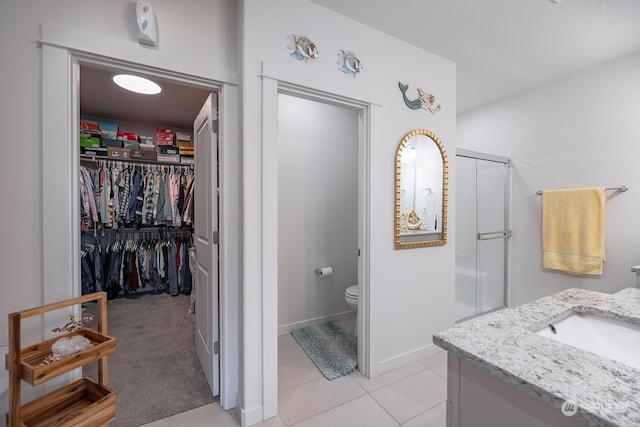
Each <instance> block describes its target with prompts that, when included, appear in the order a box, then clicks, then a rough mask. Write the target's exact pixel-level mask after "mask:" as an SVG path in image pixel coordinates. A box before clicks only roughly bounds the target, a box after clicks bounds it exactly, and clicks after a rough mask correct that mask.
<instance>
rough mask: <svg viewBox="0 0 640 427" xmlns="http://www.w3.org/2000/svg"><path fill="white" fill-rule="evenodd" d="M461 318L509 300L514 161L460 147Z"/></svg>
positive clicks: (458, 312)
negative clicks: (511, 183) (510, 225)
mask: <svg viewBox="0 0 640 427" xmlns="http://www.w3.org/2000/svg"><path fill="white" fill-rule="evenodd" d="M456 188H457V191H456V212H457V214H456V312H455V319H456V321H457V322H459V321H463V320H466V319H470V318H472V317H475V316H478V315H481V314H484V313H488V312H490V311H494V310H498V309H501V308H504V307H506V306H507V290H508V242H509V238H510V236H511V231H510V229H509V211H510V207H509V200H510V199H509V191H510V190H509V188H510V167H509V160H508V159H507V158H503V157H498V156H492V155H486V154H482V153H476V152H472V151H467V150H460V149H459V150H457V151H456Z"/></svg>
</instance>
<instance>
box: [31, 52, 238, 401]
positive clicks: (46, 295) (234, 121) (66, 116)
mask: <svg viewBox="0 0 640 427" xmlns="http://www.w3.org/2000/svg"><path fill="white" fill-rule="evenodd" d="M81 65H90V66H96V67H106V68H111V69H118V70H126V71H128V72H133V73H140V74H143V75H148V76H154V77H159V78H162V79H164V80H167V81H171V82H174V83H175V84H179V85H184V86H188V87H195V88H200V89H204V90H207V91H210V92H213V91H216V92H218V93H219V95H220V98H219V102H218V103H219V110H218V117H219V129H218V132H219V140H220V141H221V142H224V143H221V144H220V147H219V153H218V154H219V175H220V186H219V188H220V200H221V210H220V218H219V222H220V227H221V229H222V230H224V233H223V234H222V235H221V236H220V243H219V245H220V253H221V257H220V283H221V285H220V318H221V324H220V328H221V329H220V359H221V362H220V366H221V375H220V388H221V391H220V406H221V407H222V408H223V409H225V410H227V409H231V408H234V407H235V405H236V395H237V389H238V316H237V313H238V283H239V277H240V273H239V250H238V243H237V242H238V241H239V221H238V217H239V182H240V176H239V172H238V168H237V166H236V165H237V164H238V163H239V145H238V144H239V142H238V115H237V106H238V88H237V83H236V82H235V81H223V82H219V81H214V80H211V79H208V78H203V77H196V76H191V75H186V74H181V73H176V72H172V71H171V70H161V69H158V68H153V67H150V66H147V65H139V64H135V63H131V62H126V61H122V60H117V59H113V58H107V57H105V56H103V55H94V54H91V53H88V52H79V51H76V50H74V49H72V48H69V47H65V46H61V45H60V44H50V43H47V42H42V79H43V84H42V134H43V137H42V158H43V159H44V161H43V162H42V176H43V178H44V179H43V198H42V209H43V224H42V230H43V254H44V257H43V271H44V276H43V277H44V286H43V301H44V302H45V303H49V302H55V301H60V300H63V299H68V298H73V297H76V296H78V295H79V294H80V285H79V283H80V262H79V260H80V250H79V249H80V248H79V244H78V242H79V241H80V231H79V226H78V224H79V223H80V207H79V200H80V189H79V186H78V182H79V175H78V158H79V151H80V150H79V131H78V123H79V120H80V114H79V74H80V66H81ZM75 314H76V316H79V315H80V313H79V312H76V313H75ZM58 324H59V319H57V318H50V317H47V316H45V319H44V328H45V330H46V329H48V328H52V327H54V326H56V325H58ZM79 375H80V373H79V372H74V373H73V374H71V375H69V378H68V379H69V380H73V379H78V378H79Z"/></svg>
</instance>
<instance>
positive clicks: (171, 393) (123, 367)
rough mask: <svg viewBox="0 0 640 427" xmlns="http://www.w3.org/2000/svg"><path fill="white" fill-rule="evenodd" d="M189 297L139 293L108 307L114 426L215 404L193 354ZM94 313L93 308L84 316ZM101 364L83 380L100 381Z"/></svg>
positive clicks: (93, 366)
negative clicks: (112, 348)
mask: <svg viewBox="0 0 640 427" xmlns="http://www.w3.org/2000/svg"><path fill="white" fill-rule="evenodd" d="M189 306H190V297H189V296H187V295H179V296H175V297H172V296H170V295H168V294H157V295H153V294H141V295H135V296H134V297H130V296H127V297H120V298H116V299H114V300H110V301H108V303H107V317H108V324H107V328H108V334H109V335H110V336H112V337H114V338H115V339H116V351H115V353H114V354H113V355H111V356H109V359H108V385H109V387H110V388H111V389H112V390H113V391H114V392H115V394H116V420H115V421H114V422H113V423H111V427H135V426H140V425H143V424H146V423H149V422H151V421H155V420H158V419H161V418H166V417H168V416H170V415H174V414H177V413H179V412H184V411H187V410H189V409H193V408H197V407H199V406H203V405H206V404H209V403H211V402H213V401H214V398H213V396H212V394H211V390H210V389H209V386H208V384H207V381H206V379H205V377H204V373H203V371H202V368H201V367H200V363H199V362H198V357H197V355H196V350H195V314H189V313H188V311H189ZM92 312H95V305H92V304H89V305H88V306H87V307H86V311H85V313H92ZM97 372H98V366H97V363H93V364H91V365H89V366H87V367H85V368H84V371H83V373H84V375H85V376H88V377H91V378H94V379H95V378H97V376H98V374H97Z"/></svg>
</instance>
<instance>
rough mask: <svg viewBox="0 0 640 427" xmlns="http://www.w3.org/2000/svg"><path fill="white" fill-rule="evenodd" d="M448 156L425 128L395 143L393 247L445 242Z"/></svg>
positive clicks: (436, 139) (416, 246)
mask: <svg viewBox="0 0 640 427" xmlns="http://www.w3.org/2000/svg"><path fill="white" fill-rule="evenodd" d="M447 190H448V160H447V154H446V151H445V149H444V145H443V144H442V142H441V141H440V140H439V139H438V137H437V136H436V135H435V134H434V133H433V132H431V131H429V130H426V129H416V130H413V131H411V132H409V133H408V134H406V135H405V136H404V138H403V139H402V141H400V143H399V144H398V149H397V150H396V159H395V234H394V241H395V248H396V249H411V248H419V247H425V246H442V245H444V244H445V243H446V242H447V200H448V194H447Z"/></svg>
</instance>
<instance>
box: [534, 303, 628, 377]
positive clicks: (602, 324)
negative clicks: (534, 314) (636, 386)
mask: <svg viewBox="0 0 640 427" xmlns="http://www.w3.org/2000/svg"><path fill="white" fill-rule="evenodd" d="M552 328H553V329H555V333H554V332H553V331H552ZM537 332H538V334H540V335H542V336H545V337H548V338H551V339H553V340H556V341H559V342H561V343H564V344H568V345H571V346H573V347H577V348H579V349H582V350H586V351H590V352H591V353H595V354H597V355H599V356H602V357H606V358H607V359H612V360H616V361H618V362H620V363H624V364H625V365H629V366H632V367H634V368H636V369H640V327H638V326H635V325H630V324H627V323H623V322H619V321H617V320H613V319H607V318H604V317H599V316H595V315H593V314H583V313H576V314H573V315H571V316H569V317H567V318H565V319H562V320H559V321H557V322H554V323H553V324H552V325H551V326H546V327H544V328H543V329H540V330H539V331H537Z"/></svg>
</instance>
